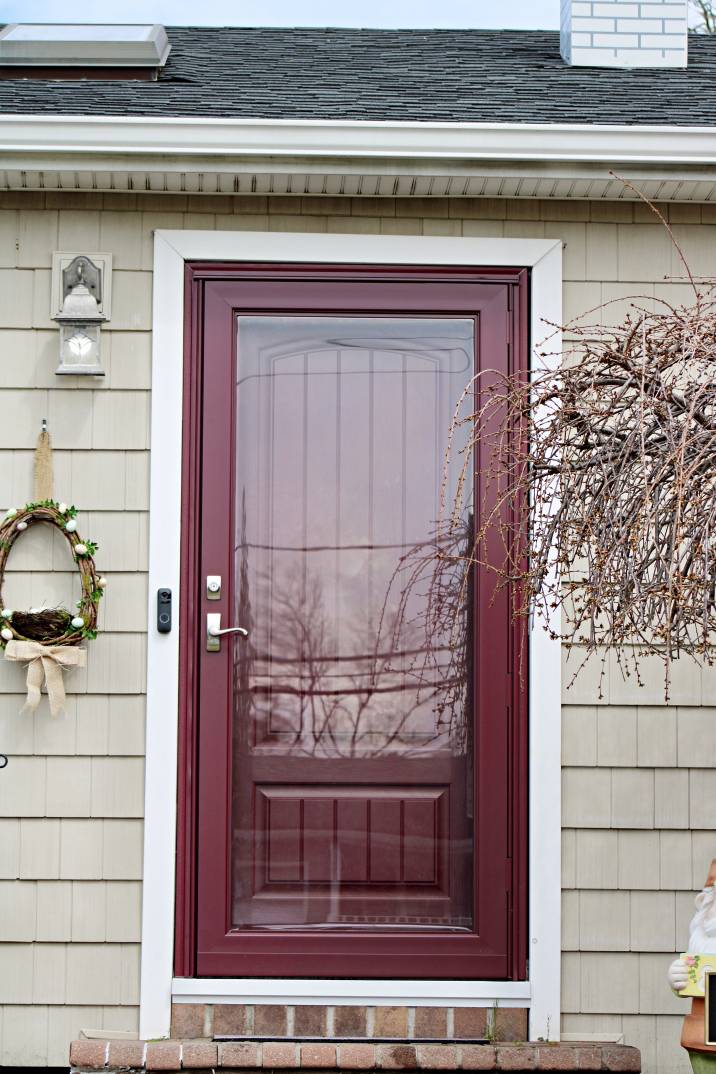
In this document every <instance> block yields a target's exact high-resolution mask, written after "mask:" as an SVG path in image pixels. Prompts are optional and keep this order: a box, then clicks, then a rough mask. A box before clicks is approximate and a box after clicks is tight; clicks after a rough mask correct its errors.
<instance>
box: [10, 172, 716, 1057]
mask: <svg viewBox="0 0 716 1074" xmlns="http://www.w3.org/2000/svg"><path fill="white" fill-rule="evenodd" d="M668 214H669V219H670V221H671V224H672V227H673V228H674V232H675V235H676V238H677V240H678V241H679V243H680V244H681V245H682V247H683V249H684V251H685V253H686V255H687V257H688V258H689V261H690V263H691V265H692V268H693V269H694V271H695V272H697V273H700V272H701V271H704V270H707V269H708V266H709V265H711V263H712V257H713V244H714V235H716V210H715V209H714V208H712V207H708V206H698V205H691V206H679V205H674V206H671V207H669V209H668ZM85 227H86V232H85ZM156 228H177V229H179V228H210V229H214V228H215V229H218V230H223V231H226V230H242V229H243V230H251V231H294V230H302V231H308V232H344V233H348V232H354V233H371V234H373V233H375V234H414V235H436V234H451V235H469V236H480V235H484V236H515V237H519V236H523V237H533V236H535V237H554V238H561V239H562V240H563V241H564V242H565V243H566V249H565V261H564V264H565V281H564V297H565V306H566V316H567V317H569V316H572V315H575V314H577V313H580V312H583V311H584V310H586V309H591V308H593V307H594V306H596V305H598V304H599V303H600V302H602V301H604V300H605V299H610V300H616V301H614V302H613V304H612V305H611V306H610V307H609V312H608V313H605V314H604V316H605V317H606V316H609V317H614V318H617V317H620V316H622V315H623V313H624V312H625V311H626V310H627V309H628V307H629V296H631V295H634V294H639V295H642V296H645V297H644V299H643V301H646V302H650V301H653V300H654V299H655V298H658V297H670V298H673V299H676V300H680V299H682V298H683V297H686V296H687V290H688V289H687V288H685V287H684V286H683V285H682V284H679V283H669V282H665V281H664V277H665V276H669V275H670V274H679V273H680V272H681V269H680V267H679V266H678V261H677V257H676V255H675V253H674V251H673V250H672V247H671V244H670V243H669V241H668V237H667V236H665V235H664V232H663V229H662V228H661V226H660V225H659V224H658V223H654V222H653V217H652V215H651V214H650V213H649V212H648V210H646V208H644V207H642V206H640V205H635V204H632V203H614V202H609V203H599V204H597V203H589V202H587V201H583V202H563V203H560V202H539V201H534V200H531V201H528V200H520V201H490V200H486V199H484V200H479V199H452V200H444V199H440V200H438V199H435V200H430V199H425V200H407V199H406V200H399V199H398V200H395V199H368V198H364V199H352V200H351V199H349V198H345V199H336V198H298V197H293V198H292V197H282V198H279V197H274V198H265V197H254V198H251V197H235V198H233V197H230V196H226V197H223V196H215V197H209V196H205V197H201V196H185V195H177V196H173V195H165V196H160V195H149V194H139V195H135V194H132V195H110V194H107V195H69V196H68V195H61V194H53V193H24V194H23V193H16V194H4V195H0V235H2V236H3V241H2V242H0V261H1V262H2V264H1V265H0V353H1V354H2V362H1V363H0V411H1V412H2V414H3V421H2V423H0V507H4V506H5V505H7V506H10V505H11V504H15V503H19V502H23V501H24V500H25V499H26V498H27V496H28V494H29V492H30V490H31V487H32V456H33V446H34V441H35V438H36V435H37V431H38V428H39V422H40V420H41V418H42V417H45V416H49V423H50V430H51V433H52V436H53V440H54V446H55V487H56V490H57V493H58V494H60V493H61V495H62V497H63V498H66V499H68V500H69V501H71V502H74V503H76V504H77V506H78V507H79V509H80V518H81V519H82V520H83V522H82V532H87V533H89V534H91V535H92V537H93V538H95V539H97V541H98V543H99V545H100V549H99V552H98V555H97V561H98V563H99V564H100V565H101V567H102V570H103V572H104V573H106V574H107V576H108V578H109V587H108V590H107V597H106V604H104V606H103V608H102V611H101V618H100V630H101V633H100V635H99V637H98V639H97V641H96V642H93V643H92V645H91V646H89V647H88V648H89V650H90V651H89V654H88V666H87V668H86V669H85V670H84V671H81V672H74V673H73V675H72V677H68V680H67V686H68V690H69V694H68V702H69V703H68V714H67V717H66V718H65V719H64V720H55V721H52V720H51V719H50V717H49V715H48V713H47V711H46V708H45V706H44V705H43V706H42V707H41V709H40V711H39V712H38V713H37V714H36V715H35V716H34V717H20V716H19V715H18V710H19V708H20V705H21V702H22V692H23V673H22V671H21V670H20V669H18V668H16V667H11V666H9V665H8V666H6V665H5V663H4V662H2V664H0V691H1V693H0V749H3V750H4V751H5V752H7V753H8V754H10V756H11V761H10V765H9V766H8V768H6V769H5V770H3V771H2V772H0V1005H1V1009H0V1054H2V1056H3V1062H4V1064H5V1065H6V1066H12V1065H15V1064H23V1065H28V1064H38V1065H39V1064H43V1063H49V1064H51V1065H58V1066H62V1065H66V1063H67V1045H68V1041H69V1040H71V1039H72V1038H76V1037H77V1036H78V1034H79V1031H80V1030H81V1029H83V1028H84V1029H94V1030H98V1031H101V1030H103V1029H105V1030H122V1029H126V1030H131V1031H134V1032H136V1031H137V1028H138V1020H137V1003H138V991H139V899H140V882H141V867H142V804H143V798H142V796H143V766H142V754H143V746H144V696H143V695H144V680H145V652H146V633H145V631H146V569H147V528H148V520H147V502H148V501H147V492H148V466H147V461H148V439H147V437H148V432H147V422H148V419H147V414H148V400H149V390H150V370H151V367H150V328H151V306H150V296H151V283H152V276H151V265H152V261H151V251H152V234H153V231H154V230H155V229H156ZM85 236H86V243H87V244H88V245H91V246H92V248H96V249H101V250H106V251H108V252H111V253H112V254H113V257H114V266H115V275H114V284H115V289H114V295H113V299H114V309H113V316H112V321H111V323H110V324H109V325H107V326H106V328H105V329H104V330H103V340H105V341H106V354H107V371H108V372H107V377H106V382H107V383H106V385H105V386H104V387H101V388H96V387H94V386H93V385H92V386H89V385H88V386H86V387H84V386H82V385H80V386H79V387H74V386H72V387H68V386H66V382H63V381H61V379H58V378H56V377H55V374H54V369H55V366H56V340H57V336H56V329H55V327H54V325H53V324H52V322H51V321H50V320H49V277H50V265H51V255H52V252H53V250H56V249H62V248H63V247H65V248H76V247H77V246H78V245H79V246H80V247H81V246H83V245H85ZM88 379H89V378H88ZM83 383H84V382H83ZM64 554H66V551H65V549H64V546H63V544H62V543H57V545H56V547H55V544H54V543H51V542H50V543H48V544H45V545H43V541H42V534H40V533H39V532H37V533H32V534H28V536H27V538H26V539H25V540H23V541H22V542H19V543H18V545H17V547H16V550H15V551H14V552H13V556H12V558H11V559H10V564H9V565H10V576H9V578H8V581H7V585H8V587H9V588H8V592H10V587H15V588H14V589H13V590H12V591H13V592H15V593H16V594H17V597H18V599H20V597H21V595H24V596H25V598H26V596H27V586H28V583H29V584H30V587H31V592H32V593H38V594H42V593H44V592H49V593H55V592H57V593H59V592H60V591H62V592H68V591H69V589H70V585H71V575H70V574H69V573H68V571H67V563H66V562H65V560H64V558H63V555H64ZM38 564H39V565H40V569H38ZM42 564H47V565H48V568H50V569H48V570H46V571H43V570H42V569H41V567H42ZM33 586H34V588H33ZM65 587H66V588H65ZM570 667H571V665H570ZM674 672H675V673H674V678H673V684H672V695H673V696H672V700H671V701H670V703H669V704H668V705H664V704H663V683H662V679H661V676H660V670H659V669H658V668H656V667H654V668H649V667H648V668H646V686H645V687H644V689H643V690H639V688H638V687H635V686H634V685H633V682H632V680H626V681H625V680H623V679H622V678H621V675H620V674H619V671H618V668H617V667H616V666H615V665H613V664H611V663H609V664H608V667H607V679H606V682H605V684H604V696H603V698H602V700H601V701H598V697H597V695H598V690H597V675H598V672H597V670H594V669H592V668H590V667H588V668H587V669H586V671H585V673H584V675H583V676H580V678H578V679H577V681H576V682H575V684H574V687H573V688H572V689H570V690H565V694H564V704H565V708H564V713H563V716H564V720H563V726H564V743H563V751H564V755H563V761H564V780H565V792H564V819H563V827H564V833H563V840H564V872H563V879H562V885H563V889H564V915H563V916H564V935H563V949H564V956H563V960H564V966H563V969H564V1012H565V1013H564V1018H563V1028H564V1030H565V1031H567V1032H580V1033H586V1032H612V1033H617V1032H623V1033H624V1034H625V1036H626V1040H627V1043H630V1044H636V1045H638V1046H640V1047H641V1048H642V1052H643V1056H644V1070H645V1072H647V1074H667V1072H668V1074H672V1072H675V1071H680V1070H684V1071H685V1070H686V1069H687V1067H686V1066H685V1065H684V1059H685V1057H684V1056H682V1054H681V1052H680V1050H679V1047H678V1037H679V1022H680V1014H681V1013H682V1003H681V1001H678V1000H676V999H674V997H672V996H671V994H670V992H669V989H668V987H667V985H666V981H665V968H666V966H667V964H668V962H669V959H670V958H671V957H673V953H674V951H678V950H683V947H684V944H685V943H686V936H687V922H688V919H689V916H690V912H691V905H692V898H693V894H692V893H693V890H694V889H695V888H698V887H699V886H700V885H701V883H702V881H703V877H704V873H705V869H706V867H707V865H708V862H709V861H710V860H711V858H712V857H713V856H714V849H715V847H716V834H715V832H714V829H716V777H715V775H714V772H713V767H714V764H715V763H716V710H715V709H714V705H715V704H716V702H715V701H714V699H716V671H714V670H713V669H704V670H703V671H700V670H699V669H698V668H695V667H694V666H693V665H681V664H680V663H679V664H677V665H676V666H675V669H674ZM570 677H571V671H570V672H569V673H568V674H567V675H566V676H565V681H568V679H569V678H570ZM692 829H693V830H692Z"/></svg>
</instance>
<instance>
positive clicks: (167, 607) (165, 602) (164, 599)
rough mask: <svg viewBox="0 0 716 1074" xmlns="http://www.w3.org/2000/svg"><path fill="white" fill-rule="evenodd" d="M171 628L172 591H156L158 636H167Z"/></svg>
mask: <svg viewBox="0 0 716 1074" xmlns="http://www.w3.org/2000/svg"><path fill="white" fill-rule="evenodd" d="M171 628H172V591H171V589H158V590H157V630H158V631H159V633H160V634H168V633H169V631H170V630H171Z"/></svg>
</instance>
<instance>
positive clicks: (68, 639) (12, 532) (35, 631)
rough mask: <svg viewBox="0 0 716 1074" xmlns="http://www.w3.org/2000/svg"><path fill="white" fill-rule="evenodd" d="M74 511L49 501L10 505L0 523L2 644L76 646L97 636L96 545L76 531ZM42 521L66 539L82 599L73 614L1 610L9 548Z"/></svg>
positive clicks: (100, 585) (99, 587) (99, 585)
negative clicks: (24, 643) (76, 570)
mask: <svg viewBox="0 0 716 1074" xmlns="http://www.w3.org/2000/svg"><path fill="white" fill-rule="evenodd" d="M76 517H77V509H76V508H75V507H71V506H70V507H68V506H67V505H66V504H63V503H56V502H55V501H54V500H45V501H43V502H42V503H27V504H25V506H24V507H21V508H15V507H11V508H10V510H9V511H8V512H7V513H6V515H5V517H4V519H3V520H2V522H0V617H1V618H2V630H1V631H0V635H1V643H2V644H3V645H6V644H7V642H9V641H12V640H13V639H17V640H21V641H36V642H39V644H40V645H79V643H80V642H81V641H82V640H83V639H85V638H95V637H96V636H97V611H98V606H99V602H100V600H101V599H102V594H103V592H104V587H105V585H106V581H105V579H104V578H102V577H100V575H99V573H98V571H97V568H96V566H95V562H94V559H93V558H92V557H93V553H94V552H96V551H97V545H96V544H95V543H94V542H93V541H83V540H82V538H81V537H80V535H79V533H78V532H77V521H76ZM39 523H47V524H49V525H51V526H55V527H56V528H57V529H58V530H59V531H60V532H61V533H62V535H63V536H64V537H65V538H66V540H67V542H68V544H69V546H70V549H71V551H72V555H73V558H74V560H75V563H76V564H77V569H78V571H79V574H80V579H81V582H82V597H81V599H80V600H79V601H78V607H77V612H76V613H75V614H73V613H72V612H70V611H68V610H66V609H65V608H39V609H30V611H27V612H21V611H13V610H12V609H10V608H6V607H5V601H4V599H3V595H2V590H3V584H4V581H5V571H6V569H7V563H8V559H9V557H10V552H11V550H12V547H13V545H14V544H15V542H16V541H17V539H18V538H19V537H21V536H22V534H23V533H25V532H26V531H27V530H28V529H29V527H30V526H33V525H37V524H39Z"/></svg>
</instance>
